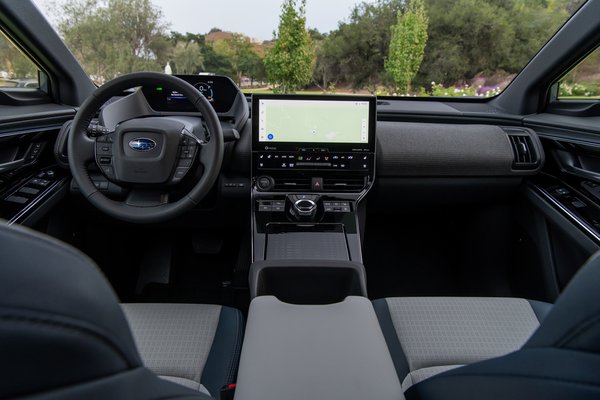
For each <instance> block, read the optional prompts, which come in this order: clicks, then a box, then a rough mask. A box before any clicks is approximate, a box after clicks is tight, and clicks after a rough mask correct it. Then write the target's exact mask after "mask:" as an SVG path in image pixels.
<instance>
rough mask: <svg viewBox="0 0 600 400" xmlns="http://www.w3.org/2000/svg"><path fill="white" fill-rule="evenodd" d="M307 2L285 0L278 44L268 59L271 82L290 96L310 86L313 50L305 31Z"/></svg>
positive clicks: (266, 57)
mask: <svg viewBox="0 0 600 400" xmlns="http://www.w3.org/2000/svg"><path fill="white" fill-rule="evenodd" d="M305 6H306V0H300V3H299V4H297V1H296V0H285V1H284V3H283V5H282V6H281V15H280V19H279V27H278V29H277V36H276V41H275V45H274V46H273V48H272V49H271V50H270V51H268V52H267V55H266V56H265V68H266V71H267V76H268V79H269V81H271V82H273V83H274V84H275V85H276V87H275V90H276V91H277V92H280V93H291V92H294V91H296V90H297V89H298V88H300V87H302V86H304V85H306V84H308V83H310V81H311V77H312V69H313V58H314V51H313V48H312V46H311V40H310V36H309V34H308V32H307V30H306V13H305Z"/></svg>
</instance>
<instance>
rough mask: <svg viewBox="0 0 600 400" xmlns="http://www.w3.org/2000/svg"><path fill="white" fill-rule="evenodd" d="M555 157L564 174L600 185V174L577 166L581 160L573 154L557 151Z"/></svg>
mask: <svg viewBox="0 0 600 400" xmlns="http://www.w3.org/2000/svg"><path fill="white" fill-rule="evenodd" d="M554 155H555V158H556V161H557V162H558V165H559V166H560V169H561V170H562V171H563V172H566V173H567V174H570V175H575V176H578V177H580V178H585V179H589V180H592V181H594V182H598V183H600V173H598V172H594V171H588V170H587V169H583V168H581V167H579V166H577V164H579V160H577V157H575V156H573V154H571V153H569V152H567V151H564V150H555V151H554Z"/></svg>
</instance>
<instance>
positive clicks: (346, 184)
mask: <svg viewBox="0 0 600 400" xmlns="http://www.w3.org/2000/svg"><path fill="white" fill-rule="evenodd" d="M365 184H366V177H356V178H347V177H346V178H343V177H340V178H324V179H323V190H324V191H326V192H360V191H361V190H363V189H364V188H365Z"/></svg>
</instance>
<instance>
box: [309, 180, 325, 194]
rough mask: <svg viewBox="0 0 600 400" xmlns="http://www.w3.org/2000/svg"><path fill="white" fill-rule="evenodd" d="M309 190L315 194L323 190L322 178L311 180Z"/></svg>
mask: <svg viewBox="0 0 600 400" xmlns="http://www.w3.org/2000/svg"><path fill="white" fill-rule="evenodd" d="M311 188H312V190H314V191H315V192H319V191H321V190H323V178H312V184H311Z"/></svg>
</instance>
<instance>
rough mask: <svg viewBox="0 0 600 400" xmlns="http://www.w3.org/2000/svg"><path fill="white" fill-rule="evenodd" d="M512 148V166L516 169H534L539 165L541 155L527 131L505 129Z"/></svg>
mask: <svg viewBox="0 0 600 400" xmlns="http://www.w3.org/2000/svg"><path fill="white" fill-rule="evenodd" d="M507 133H508V138H509V140H510V144H511V146H512V150H513V156H514V162H513V168H514V169H516V170H535V169H537V168H538V167H539V166H540V163H541V162H542V157H541V156H540V154H539V151H538V148H537V146H535V144H534V142H533V140H532V138H531V135H530V134H529V132H528V131H525V130H520V129H509V130H507Z"/></svg>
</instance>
